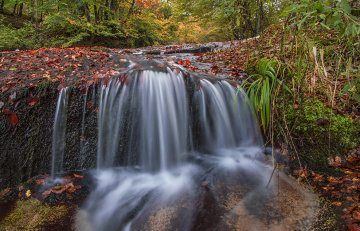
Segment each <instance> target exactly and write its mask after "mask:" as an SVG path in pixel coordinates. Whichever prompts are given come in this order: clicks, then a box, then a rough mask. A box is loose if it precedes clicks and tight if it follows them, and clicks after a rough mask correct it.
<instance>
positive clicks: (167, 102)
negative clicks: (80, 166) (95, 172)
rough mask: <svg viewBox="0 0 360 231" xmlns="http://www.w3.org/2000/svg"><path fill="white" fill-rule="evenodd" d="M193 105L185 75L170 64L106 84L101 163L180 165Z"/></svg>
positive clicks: (103, 89)
mask: <svg viewBox="0 0 360 231" xmlns="http://www.w3.org/2000/svg"><path fill="white" fill-rule="evenodd" d="M187 105H188V104H187V99H186V89H185V83H184V78H183V76H182V74H181V73H180V74H178V75H176V74H175V73H173V72H172V71H170V70H169V72H167V73H163V72H153V71H142V72H132V73H129V76H128V77H127V81H122V82H120V81H119V79H113V80H111V81H110V82H109V83H108V84H107V85H106V86H102V87H101V96H100V108H99V116H98V124H99V137H98V139H99V140H98V163H97V166H98V168H106V167H114V166H119V165H130V166H134V165H140V166H141V168H142V169H143V170H144V171H158V170H166V169H169V168H171V167H172V166H177V165H178V164H179V162H180V159H181V158H182V155H183V154H184V153H185V152H186V148H187V133H188V132H187V123H188V118H187V116H188V112H187Z"/></svg>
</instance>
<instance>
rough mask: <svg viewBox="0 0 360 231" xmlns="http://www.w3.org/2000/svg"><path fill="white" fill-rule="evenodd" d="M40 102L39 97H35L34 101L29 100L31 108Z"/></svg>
mask: <svg viewBox="0 0 360 231" xmlns="http://www.w3.org/2000/svg"><path fill="white" fill-rule="evenodd" d="M38 101H39V98H38V97H34V98H32V99H30V100H29V103H28V104H29V106H34V105H35V104H37V102H38Z"/></svg>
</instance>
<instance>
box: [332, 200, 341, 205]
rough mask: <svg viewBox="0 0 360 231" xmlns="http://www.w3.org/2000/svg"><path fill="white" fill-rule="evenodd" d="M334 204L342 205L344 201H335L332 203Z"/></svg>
mask: <svg viewBox="0 0 360 231" xmlns="http://www.w3.org/2000/svg"><path fill="white" fill-rule="evenodd" d="M331 204H332V205H336V206H341V205H342V203H341V202H340V201H335V202H333V203H331Z"/></svg>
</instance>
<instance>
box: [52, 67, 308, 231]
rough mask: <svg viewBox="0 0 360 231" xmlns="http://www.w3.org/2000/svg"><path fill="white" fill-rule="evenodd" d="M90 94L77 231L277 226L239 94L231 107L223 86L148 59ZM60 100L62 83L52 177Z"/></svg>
mask: <svg viewBox="0 0 360 231" xmlns="http://www.w3.org/2000/svg"><path fill="white" fill-rule="evenodd" d="M145 65H147V66H145ZM154 67H156V68H154ZM154 69H157V70H156V71H155V70H154ZM99 90H100V102H99V110H98V114H97V118H98V120H97V125H98V129H97V131H98V137H97V151H96V152H97V169H96V170H95V171H92V172H93V175H94V179H95V185H96V187H95V189H93V190H92V192H91V193H90V195H89V197H88V198H87V200H86V202H85V204H84V205H83V206H82V208H81V210H80V211H79V212H78V222H77V224H76V227H77V230H86V231H91V230H94V231H101V230H104V231H105V230H106V231H112V230H157V231H160V230H239V229H241V230H279V229H278V224H280V223H281V221H280V220H279V219H280V218H282V217H285V216H282V217H279V215H277V214H280V213H281V211H282V208H281V206H278V205H277V203H272V207H271V208H268V207H266V206H267V202H269V201H271V202H272V198H273V197H274V193H276V192H277V188H276V187H274V185H273V184H270V185H268V186H269V187H268V188H267V189H266V185H267V184H268V181H269V178H270V175H271V172H272V168H271V167H269V166H267V165H266V164H264V161H263V159H262V158H263V156H262V155H261V145H262V139H261V135H260V133H259V131H258V128H257V124H256V121H255V120H254V117H253V115H252V112H251V110H250V108H249V107H248V105H247V104H246V100H245V99H244V94H238V95H237V96H236V97H237V98H236V101H235V105H234V106H233V102H234V98H235V95H236V94H235V93H236V88H235V87H234V86H232V84H230V83H228V82H227V81H224V80H215V79H213V78H208V77H201V78H199V77H197V76H191V75H189V74H186V73H183V72H182V71H179V70H178V69H177V68H173V69H171V68H170V67H167V66H165V64H162V63H158V62H156V61H147V62H146V63H145V62H144V63H141V64H135V63H131V64H130V66H129V67H128V68H127V69H126V70H125V71H124V72H123V73H122V74H120V75H119V76H116V77H114V78H112V79H106V80H105V79H104V80H103V81H102V84H101V86H100V89H99ZM85 102H86V97H85V100H84V105H85ZM66 105H67V90H66V89H63V90H62V91H61V92H60V96H59V100H58V106H57V110H56V116H55V124H54V137H53V167H52V178H54V177H55V176H56V175H57V174H58V173H61V172H62V171H63V169H62V165H63V158H64V157H63V156H64V149H65V128H66V126H65V124H66V110H67V109H66ZM92 112H94V111H92ZM92 118H93V117H92ZM85 120H86V118H85V117H84V116H83V119H82V121H81V130H82V132H81V133H79V136H83V135H84V132H83V131H84V128H85V127H84V124H85ZM89 134H91V133H89ZM87 138H90V137H87ZM94 138H95V137H93V138H92V140H95V139H94ZM79 146H80V155H81V154H82V151H81V150H82V149H83V148H82V146H81V145H79ZM87 150H88V151H93V150H92V149H87ZM90 155H91V153H90ZM87 156H89V153H87ZM78 159H79V160H82V159H83V157H81V156H80V157H79V158H78ZM78 166H80V167H81V169H82V168H83V167H82V165H78ZM285 201H286V200H285ZM286 203H288V202H286ZM305 206H306V205H305ZM270 210H271V211H275V212H273V214H270V213H267V211H270ZM264 212H265V213H264ZM274 214H275V215H274ZM308 214H310V215H309V216H311V213H308ZM249 221H251V222H250V223H249ZM272 221H275V224H274V225H273V224H272ZM245 223H249V226H247V227H246V228H245V226H244V227H243V224H245ZM239 224H240V225H239ZM285 230H287V229H285Z"/></svg>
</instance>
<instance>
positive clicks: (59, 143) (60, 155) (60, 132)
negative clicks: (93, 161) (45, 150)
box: [51, 88, 68, 179]
mask: <svg viewBox="0 0 360 231" xmlns="http://www.w3.org/2000/svg"><path fill="white" fill-rule="evenodd" d="M67 99H68V96H67V88H63V89H61V91H60V94H59V99H58V102H57V106H56V114H55V121H54V130H53V140H52V167H51V178H52V179H54V178H55V176H56V174H59V173H61V172H62V171H63V161H64V151H65V146H66V114H67V112H66V110H67Z"/></svg>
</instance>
